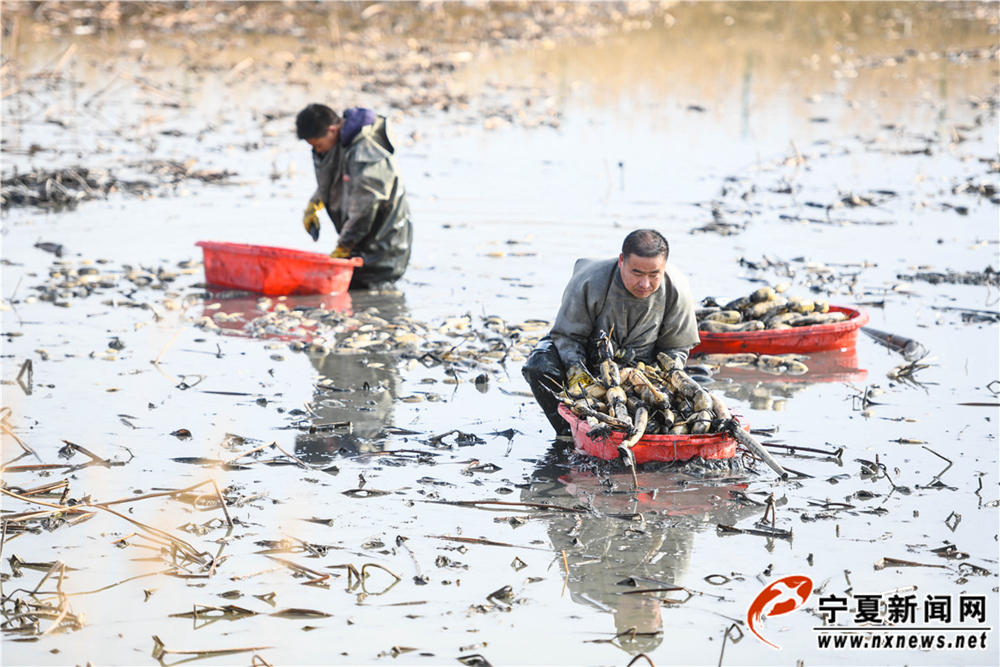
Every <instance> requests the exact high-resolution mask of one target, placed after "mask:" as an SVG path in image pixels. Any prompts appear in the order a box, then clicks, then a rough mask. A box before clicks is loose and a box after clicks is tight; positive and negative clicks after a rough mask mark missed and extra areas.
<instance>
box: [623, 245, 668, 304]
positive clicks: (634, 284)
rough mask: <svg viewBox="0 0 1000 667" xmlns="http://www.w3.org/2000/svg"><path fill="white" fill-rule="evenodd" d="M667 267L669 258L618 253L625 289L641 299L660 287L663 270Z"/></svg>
mask: <svg viewBox="0 0 1000 667" xmlns="http://www.w3.org/2000/svg"><path fill="white" fill-rule="evenodd" d="M666 268H667V258H666V257H664V256H663V255H657V256H656V257H639V256H638V255H629V256H628V257H626V256H625V255H618V271H619V272H620V273H621V276H622V282H623V283H625V289H627V290H628V291H629V293H630V294H631V295H632V296H634V297H636V298H639V299H645V298H646V297H648V296H649V295H651V294H652V293H653V292H655V291H656V290H657V289H659V288H660V282H662V281H663V271H664V270H665V269H666Z"/></svg>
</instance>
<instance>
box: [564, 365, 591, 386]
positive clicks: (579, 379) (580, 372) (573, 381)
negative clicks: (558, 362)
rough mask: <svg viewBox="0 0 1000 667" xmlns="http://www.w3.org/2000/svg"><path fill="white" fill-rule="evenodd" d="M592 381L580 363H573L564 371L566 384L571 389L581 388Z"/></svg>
mask: <svg viewBox="0 0 1000 667" xmlns="http://www.w3.org/2000/svg"><path fill="white" fill-rule="evenodd" d="M592 383H593V380H592V379H590V374H589V373H588V372H587V369H586V368H584V367H583V366H581V365H580V364H573V365H572V366H570V367H569V370H568V371H567V372H566V386H567V388H569V389H572V388H573V387H579V388H580V389H583V388H584V387H586V386H587V385H589V384H592Z"/></svg>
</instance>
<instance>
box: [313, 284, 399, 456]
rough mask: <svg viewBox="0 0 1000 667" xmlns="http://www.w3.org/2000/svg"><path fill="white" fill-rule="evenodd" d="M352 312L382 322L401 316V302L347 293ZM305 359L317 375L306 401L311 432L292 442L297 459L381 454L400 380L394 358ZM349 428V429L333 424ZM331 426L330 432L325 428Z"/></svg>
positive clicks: (385, 295)
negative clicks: (373, 316) (375, 314)
mask: <svg viewBox="0 0 1000 667" xmlns="http://www.w3.org/2000/svg"><path fill="white" fill-rule="evenodd" d="M351 295H352V297H353V299H354V308H355V311H356V312H360V311H363V310H371V309H374V310H376V311H378V313H379V315H380V316H381V317H383V318H385V319H389V320H391V319H392V318H395V317H399V316H403V315H406V312H407V311H406V299H405V297H404V295H403V293H402V292H399V291H397V290H382V291H373V292H363V291H356V292H352V293H351ZM305 354H308V355H309V360H310V361H311V362H312V365H313V367H314V368H315V369H316V370H317V371H318V373H319V376H320V377H319V381H318V382H317V383H316V384H315V387H316V391H315V394H314V396H313V400H312V401H311V406H312V411H313V413H314V414H315V417H314V418H313V428H312V429H311V430H310V432H308V433H302V434H299V435H297V436H296V437H295V452H296V456H299V457H301V458H302V459H303V460H305V461H310V460H311V459H317V458H320V459H325V458H328V457H332V456H336V455H338V454H340V455H347V456H353V455H357V454H365V453H368V452H375V451H381V449H382V442H381V440H382V437H383V435H384V432H385V428H386V427H387V426H391V425H392V423H393V404H394V397H396V396H399V394H400V387H401V384H402V380H401V378H400V374H399V366H398V356H397V355H395V354H392V353H389V352H370V351H369V352H364V351H361V353H358V351H355V352H353V353H352V352H344V351H342V350H341V351H334V352H329V353H326V354H317V353H315V352H311V351H309V350H308V349H307V350H306V351H305ZM344 422H350V424H351V425H350V427H343V426H336V424H340V423H344ZM330 425H334V426H330Z"/></svg>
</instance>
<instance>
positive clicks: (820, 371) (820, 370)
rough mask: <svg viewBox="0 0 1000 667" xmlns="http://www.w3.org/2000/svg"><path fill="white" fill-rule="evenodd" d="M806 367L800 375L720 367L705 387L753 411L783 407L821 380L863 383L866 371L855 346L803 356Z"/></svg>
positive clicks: (750, 368) (760, 369)
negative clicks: (737, 401)
mask: <svg viewBox="0 0 1000 667" xmlns="http://www.w3.org/2000/svg"><path fill="white" fill-rule="evenodd" d="M805 364H806V366H808V368H809V370H808V371H807V372H805V373H803V374H801V375H790V374H788V373H776V372H768V371H767V370H765V369H762V368H760V367H757V366H753V365H744V366H739V365H733V366H721V367H720V368H719V369H718V372H717V374H716V375H715V376H714V379H715V380H716V381H715V382H713V383H712V384H710V385H708V387H707V388H709V389H711V390H713V391H717V392H720V393H722V394H723V395H725V396H726V398H732V399H736V400H739V401H744V402H747V403H749V404H750V407H751V408H752V409H753V410H774V411H776V412H781V411H782V410H784V409H785V403H786V401H787V399H789V398H792V397H793V396H795V395H796V394H798V393H799V392H801V391H803V390H805V389H807V388H809V387H811V386H812V385H814V384H818V383H820V382H862V381H864V379H865V378H866V377H867V376H868V371H867V370H865V369H864V368H859V367H858V352H857V349H856V348H855V347H850V348H847V349H844V350H831V351H829V352H813V353H810V354H809V355H808V358H806V359H805Z"/></svg>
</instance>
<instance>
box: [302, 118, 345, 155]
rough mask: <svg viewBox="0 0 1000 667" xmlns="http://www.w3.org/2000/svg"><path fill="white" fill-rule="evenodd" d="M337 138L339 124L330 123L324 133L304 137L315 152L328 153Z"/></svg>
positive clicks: (338, 135)
mask: <svg viewBox="0 0 1000 667" xmlns="http://www.w3.org/2000/svg"><path fill="white" fill-rule="evenodd" d="M338 138H340V126H339V125H331V126H330V127H329V128H327V130H326V134H324V135H323V136H321V137H315V138H313V139H306V142H307V143H308V144H309V145H310V146H312V147H313V148H314V149H315V150H316V152H317V153H329V152H330V151H331V150H332V149H333V147H334V146H336V145H337V139H338Z"/></svg>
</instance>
